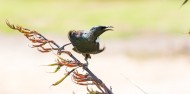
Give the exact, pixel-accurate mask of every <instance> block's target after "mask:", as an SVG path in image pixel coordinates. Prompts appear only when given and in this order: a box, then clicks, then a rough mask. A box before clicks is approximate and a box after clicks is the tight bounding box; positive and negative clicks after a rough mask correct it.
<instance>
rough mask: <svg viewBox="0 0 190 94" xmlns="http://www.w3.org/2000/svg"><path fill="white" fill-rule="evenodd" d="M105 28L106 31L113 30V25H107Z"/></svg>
mask: <svg viewBox="0 0 190 94" xmlns="http://www.w3.org/2000/svg"><path fill="white" fill-rule="evenodd" d="M104 30H105V31H109V30H112V31H113V26H105V28H104Z"/></svg>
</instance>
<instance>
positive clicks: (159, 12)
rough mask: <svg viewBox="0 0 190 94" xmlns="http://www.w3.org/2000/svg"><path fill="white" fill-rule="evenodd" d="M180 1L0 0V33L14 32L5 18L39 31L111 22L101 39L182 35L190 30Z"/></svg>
mask: <svg viewBox="0 0 190 94" xmlns="http://www.w3.org/2000/svg"><path fill="white" fill-rule="evenodd" d="M182 2H183V0H111V1H110V0H1V1H0V32H3V33H11V34H12V33H14V32H12V30H10V29H9V28H8V27H7V26H6V25H5V19H8V20H9V21H10V22H12V23H14V24H19V25H22V26H24V27H27V28H29V29H35V30H38V31H39V32H43V33H44V32H52V33H54V34H67V32H68V31H69V30H72V29H79V30H81V29H89V28H91V27H92V26H96V25H112V26H114V27H115V31H114V32H109V33H107V34H104V35H103V37H104V38H129V37H133V36H135V35H139V34H142V33H151V32H164V33H167V34H184V32H188V30H189V29H190V24H189V22H190V12H189V11H190V6H189V5H188V3H187V4H186V5H185V6H183V7H182V8H180V5H181V4H182Z"/></svg>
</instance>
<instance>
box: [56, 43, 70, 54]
mask: <svg viewBox="0 0 190 94" xmlns="http://www.w3.org/2000/svg"><path fill="white" fill-rule="evenodd" d="M70 44H71V43H67V44H65V45H63V46H62V47H60V48H59V49H58V51H57V53H58V54H60V52H61V50H64V49H65V46H67V45H70Z"/></svg>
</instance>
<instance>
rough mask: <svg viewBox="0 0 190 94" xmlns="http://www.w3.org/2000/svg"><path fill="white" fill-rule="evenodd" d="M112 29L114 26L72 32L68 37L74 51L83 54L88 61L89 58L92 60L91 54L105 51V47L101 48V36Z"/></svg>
mask: <svg viewBox="0 0 190 94" xmlns="http://www.w3.org/2000/svg"><path fill="white" fill-rule="evenodd" d="M112 28H113V27H112V26H95V27H92V28H91V29H90V30H78V31H76V30H71V31H69V33H68V37H69V40H70V41H71V44H72V45H73V47H74V48H73V50H74V51H75V52H77V53H80V54H82V55H83V56H84V57H85V60H86V61H87V59H88V58H91V56H90V54H98V53H100V52H102V51H104V49H105V47H103V48H102V49H101V48H100V43H99V41H98V40H99V36H100V35H101V34H102V33H104V32H105V31H108V30H112Z"/></svg>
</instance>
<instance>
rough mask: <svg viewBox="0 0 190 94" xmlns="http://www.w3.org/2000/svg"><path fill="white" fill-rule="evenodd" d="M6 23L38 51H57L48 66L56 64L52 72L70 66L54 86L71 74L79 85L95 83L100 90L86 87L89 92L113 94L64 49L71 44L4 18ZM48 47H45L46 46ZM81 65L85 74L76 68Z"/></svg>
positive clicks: (85, 66)
mask: <svg viewBox="0 0 190 94" xmlns="http://www.w3.org/2000/svg"><path fill="white" fill-rule="evenodd" d="M6 24H7V25H8V26H9V27H10V28H11V29H14V30H18V31H19V32H21V33H23V34H24V36H26V38H27V39H29V40H30V41H31V42H32V43H33V45H32V48H37V49H38V51H40V52H42V53H45V52H50V51H57V61H56V63H54V64H50V65H48V66H57V68H56V70H55V71H54V73H56V72H57V71H58V70H59V69H60V68H61V67H62V66H65V67H66V68H72V70H71V71H69V72H67V73H66V75H65V76H64V77H63V78H61V79H60V80H58V81H57V82H55V83H54V84H53V86H56V85H58V84H60V83H61V82H62V81H63V80H64V79H65V78H67V77H68V76H69V75H71V76H72V78H73V82H75V83H76V84H79V85H85V86H88V85H95V86H96V87H97V88H98V89H99V90H100V91H101V92H99V91H94V90H89V89H88V88H87V91H88V92H89V93H90V94H113V93H112V91H111V90H110V89H108V88H107V86H106V85H105V84H104V83H103V81H102V80H100V79H99V78H98V77H97V76H96V75H95V74H94V73H93V72H92V71H91V70H90V69H89V68H88V66H87V65H85V64H83V63H81V62H80V61H79V60H78V59H77V58H76V57H75V56H74V55H73V54H72V53H71V52H70V51H66V50H65V49H64V47H65V46H67V45H69V44H71V43H68V44H65V45H63V46H62V47H60V46H59V45H58V44H57V43H56V42H54V41H53V40H48V39H47V38H46V37H44V36H43V35H41V34H40V33H38V32H37V31H35V30H29V29H27V28H24V27H22V26H19V25H14V24H10V23H9V21H8V20H6ZM45 45H46V46H49V47H46V46H45ZM61 54H67V55H69V56H70V57H71V58H72V59H73V60H67V59H63V58H62V57H61ZM79 67H81V68H82V69H84V70H85V71H86V72H87V74H82V73H78V71H77V69H78V68H79Z"/></svg>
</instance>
